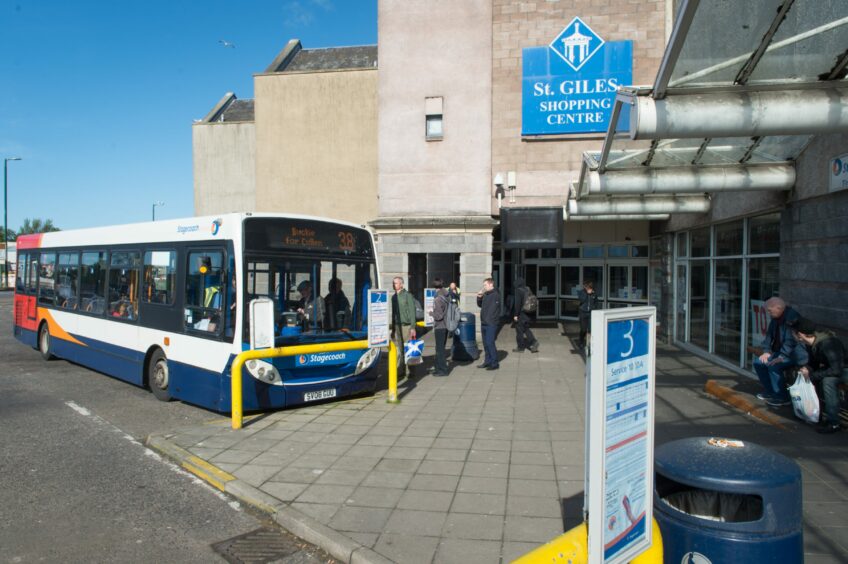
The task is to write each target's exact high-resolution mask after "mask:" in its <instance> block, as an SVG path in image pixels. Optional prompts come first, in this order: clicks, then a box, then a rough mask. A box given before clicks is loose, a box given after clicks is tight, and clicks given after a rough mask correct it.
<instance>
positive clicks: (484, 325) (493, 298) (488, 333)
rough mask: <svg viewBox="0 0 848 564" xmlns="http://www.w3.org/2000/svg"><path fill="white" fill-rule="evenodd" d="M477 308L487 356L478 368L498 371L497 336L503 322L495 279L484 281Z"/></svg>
mask: <svg viewBox="0 0 848 564" xmlns="http://www.w3.org/2000/svg"><path fill="white" fill-rule="evenodd" d="M477 306H478V307H479V308H480V332H481V333H482V335H483V351H484V352H485V354H486V356H485V358H484V360H483V364H480V365H478V366H477V368H485V369H486V370H497V369H498V368H500V364H499V363H498V348H497V346H496V345H495V336H496V335H497V333H498V324H500V321H501V296H500V294H499V293H498V292H496V291H495V281H494V280H493V279H491V278H486V279H485V280H484V281H483V288H482V289H481V290H480V291H479V292H478V293H477Z"/></svg>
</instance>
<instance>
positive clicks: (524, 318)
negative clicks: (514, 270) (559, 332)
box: [512, 277, 539, 353]
mask: <svg viewBox="0 0 848 564" xmlns="http://www.w3.org/2000/svg"><path fill="white" fill-rule="evenodd" d="M538 304H539V300H538V299H536V296H534V295H533V292H531V291H530V288H528V287H527V284H526V283H525V282H524V278H520V277H519V278H516V279H515V300H513V306H512V307H513V310H512V320H513V321H514V322H515V348H514V349H512V352H519V353H520V352H524V349H530V352H534V353H535V352H539V341H538V340H537V339H536V337H535V336H534V335H533V332H532V331H531V330H530V322H531V321H532V320H533V317H535V315H536V309H538Z"/></svg>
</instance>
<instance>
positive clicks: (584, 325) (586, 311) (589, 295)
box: [577, 280, 598, 349]
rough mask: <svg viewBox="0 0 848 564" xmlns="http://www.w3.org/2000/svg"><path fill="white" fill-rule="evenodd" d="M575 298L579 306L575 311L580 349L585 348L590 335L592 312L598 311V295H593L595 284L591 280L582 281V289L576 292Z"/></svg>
mask: <svg viewBox="0 0 848 564" xmlns="http://www.w3.org/2000/svg"><path fill="white" fill-rule="evenodd" d="M577 297H578V298H579V299H580V305H579V306H578V310H577V317H578V319H580V341H579V342H578V345H579V346H580V348H581V349H582V348H585V347H586V337H587V335H588V336H590V337H591V335H592V312H593V311H594V310H596V309H598V295H597V294H596V293H595V284H594V282H592V281H591V280H584V281H583V289H581V290H580V291H579V292H577Z"/></svg>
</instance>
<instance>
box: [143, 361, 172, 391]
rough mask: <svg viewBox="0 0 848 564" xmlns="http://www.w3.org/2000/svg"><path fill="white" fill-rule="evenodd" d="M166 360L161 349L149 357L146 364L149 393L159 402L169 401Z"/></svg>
mask: <svg viewBox="0 0 848 564" xmlns="http://www.w3.org/2000/svg"><path fill="white" fill-rule="evenodd" d="M169 383H170V382H169V378H168V359H167V358H165V353H163V352H162V350H161V349H156V350H155V351H153V354H152V355H150V362H148V364H147V385H148V386H150V391H151V392H153V395H154V396H155V397H156V399H158V400H159V401H171V393H170V391H169V390H168V385H169Z"/></svg>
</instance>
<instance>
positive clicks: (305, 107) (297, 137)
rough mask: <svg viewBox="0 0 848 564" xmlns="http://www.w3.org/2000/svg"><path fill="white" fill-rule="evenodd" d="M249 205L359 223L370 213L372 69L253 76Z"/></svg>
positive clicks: (373, 197)
mask: <svg viewBox="0 0 848 564" xmlns="http://www.w3.org/2000/svg"><path fill="white" fill-rule="evenodd" d="M254 90H255V111H256V147H257V150H256V208H257V211H275V212H287V213H299V214H308V215H318V216H325V217H329V218H332V219H341V220H346V221H351V222H354V223H358V224H364V223H366V222H367V221H369V220H370V219H372V218H374V217H375V216H376V214H377V70H376V69H373V70H372V69H367V70H345V71H327V72H313V73H291V74H263V75H257V76H256V77H255V80H254Z"/></svg>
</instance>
